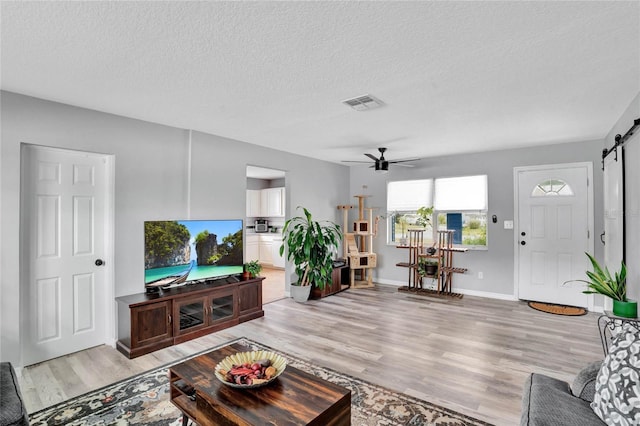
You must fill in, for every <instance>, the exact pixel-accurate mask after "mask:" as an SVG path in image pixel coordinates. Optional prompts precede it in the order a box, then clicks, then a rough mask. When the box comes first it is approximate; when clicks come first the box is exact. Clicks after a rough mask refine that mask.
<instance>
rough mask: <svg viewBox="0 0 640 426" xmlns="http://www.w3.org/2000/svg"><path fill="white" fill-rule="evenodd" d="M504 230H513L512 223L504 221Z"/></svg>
mask: <svg viewBox="0 0 640 426" xmlns="http://www.w3.org/2000/svg"><path fill="white" fill-rule="evenodd" d="M504 229H513V221H512V220H505V221H504Z"/></svg>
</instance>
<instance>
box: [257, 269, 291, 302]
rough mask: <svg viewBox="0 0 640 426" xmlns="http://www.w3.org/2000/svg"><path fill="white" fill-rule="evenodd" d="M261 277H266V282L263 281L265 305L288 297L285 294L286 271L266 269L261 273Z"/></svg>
mask: <svg viewBox="0 0 640 426" xmlns="http://www.w3.org/2000/svg"><path fill="white" fill-rule="evenodd" d="M260 276H261V277H264V281H262V304H263V305H266V304H267V303H271V302H274V301H276V300H280V299H282V298H284V297H286V296H285V294H284V269H276V268H269V267H264V268H262V271H260Z"/></svg>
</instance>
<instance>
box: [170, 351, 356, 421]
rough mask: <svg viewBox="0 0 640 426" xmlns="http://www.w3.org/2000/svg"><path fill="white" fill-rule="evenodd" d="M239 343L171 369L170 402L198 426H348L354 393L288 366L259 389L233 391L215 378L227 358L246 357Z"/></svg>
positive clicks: (185, 419)
mask: <svg viewBox="0 0 640 426" xmlns="http://www.w3.org/2000/svg"><path fill="white" fill-rule="evenodd" d="M245 351H247V348H246V347H245V346H242V345H239V344H237V343H235V344H232V345H229V346H225V347H223V348H221V349H218V350H215V351H212V352H208V353H206V354H204V355H200V356H198V357H196V358H192V359H190V360H188V361H185V362H182V363H180V364H177V365H174V366H173V367H171V368H170V369H169V380H170V386H171V402H172V403H173V404H174V405H175V406H176V407H178V408H179V409H180V411H182V413H183V416H184V417H183V424H184V425H186V423H187V422H188V419H191V420H193V421H194V422H196V423H197V424H198V425H200V426H209V425H211V426H213V425H216V426H219V425H225V426H226V425H242V426H244V425H278V426H284V425H318V426H329V425H349V424H351V391H350V390H348V389H345V388H343V387H340V386H338V385H335V384H333V383H330V382H327V381H326V380H322V379H320V378H318V377H315V376H313V375H311V374H308V373H305V372H304V371H301V370H298V369H297V368H294V367H291V366H287V368H286V369H285V371H284V372H283V373H282V374H281V375H280V376H279V377H278V378H277V379H275V380H274V381H273V382H271V383H269V384H268V385H266V386H263V387H260V388H255V389H235V388H232V387H230V386H227V385H225V384H223V383H221V382H220V381H219V380H218V379H217V378H216V377H215V375H214V373H213V371H214V369H215V366H216V364H217V363H218V362H219V361H222V359H224V358H225V357H226V356H228V355H231V354H234V353H236V352H245Z"/></svg>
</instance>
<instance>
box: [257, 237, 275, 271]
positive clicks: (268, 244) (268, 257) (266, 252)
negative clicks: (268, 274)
mask: <svg viewBox="0 0 640 426" xmlns="http://www.w3.org/2000/svg"><path fill="white" fill-rule="evenodd" d="M259 245H260V263H262V264H266V265H272V264H273V252H272V250H273V249H272V246H273V237H271V236H270V235H260V244H259Z"/></svg>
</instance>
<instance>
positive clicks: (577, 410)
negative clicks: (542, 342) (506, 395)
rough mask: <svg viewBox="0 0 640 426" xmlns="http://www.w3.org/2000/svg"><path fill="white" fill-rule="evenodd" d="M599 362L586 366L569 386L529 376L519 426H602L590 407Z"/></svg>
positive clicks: (552, 379)
mask: <svg viewBox="0 0 640 426" xmlns="http://www.w3.org/2000/svg"><path fill="white" fill-rule="evenodd" d="M601 364H602V362H601V361H598V362H594V363H592V364H589V365H588V366H587V367H586V368H584V369H583V370H582V371H581V372H580V373H578V375H577V376H576V378H575V380H574V381H573V384H572V385H571V386H569V384H568V383H567V382H563V381H562V380H558V379H554V378H552V377H549V376H545V375H543V374H536V373H533V374H531V375H530V376H529V378H528V379H527V381H526V382H525V387H524V393H523V396H522V416H521V417H520V425H521V426H560V425H562V426H591V425H594V426H602V425H604V424H605V423H604V422H603V421H602V420H600V418H599V417H598V416H596V414H595V413H594V412H593V410H592V409H591V407H590V405H589V404H590V403H591V402H592V401H593V395H594V393H595V381H596V376H597V375H598V370H600V365H601Z"/></svg>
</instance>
